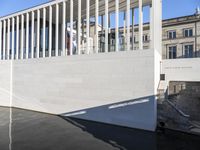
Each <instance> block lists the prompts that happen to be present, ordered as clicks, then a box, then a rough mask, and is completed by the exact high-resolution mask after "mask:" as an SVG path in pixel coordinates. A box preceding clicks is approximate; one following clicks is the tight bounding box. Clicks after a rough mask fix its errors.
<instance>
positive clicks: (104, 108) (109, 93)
mask: <svg viewBox="0 0 200 150" xmlns="http://www.w3.org/2000/svg"><path fill="white" fill-rule="evenodd" d="M5 63H6V62H5ZM154 63H155V61H154V51H153V50H145V51H134V52H133V51H129V52H128V51H124V52H117V53H102V54H93V55H84V56H81V55H79V56H71V57H52V58H43V59H29V60H14V61H13V62H12V67H9V64H10V63H9V62H7V64H6V65H5V64H4V65H3V64H1V66H0V67H1V70H4V71H3V73H2V72H1V73H0V76H1V77H2V78H1V81H0V83H2V84H1V85H0V86H1V89H4V91H9V86H8V85H10V84H9V82H10V80H9V78H10V72H9V70H10V69H7V68H12V72H13V73H12V84H11V85H12V86H11V88H12V90H11V91H12V93H10V96H11V99H12V106H13V107H18V108H23V109H29V110H35V111H40V112H46V113H52V114H62V115H63V116H73V117H77V118H82V119H87V120H93V121H99V122H105V123H111V124H117V125H122V126H128V127H134V128H141V129H147V130H155V127H156V113H155V112H156V100H155V96H154V95H155V91H156V90H155V88H157V87H156V86H155V84H154V83H155V82H154V81H155V77H154V75H155V74H154V71H155V69H154V66H155V64H154ZM2 79H4V80H2ZM7 83H8V84H7ZM0 94H1V95H0V98H1V101H0V104H1V105H6V104H7V105H8V104H9V103H6V102H7V101H8V102H9V94H7V95H6V94H5V93H0Z"/></svg>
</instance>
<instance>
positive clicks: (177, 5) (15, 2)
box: [0, 0, 200, 26]
mask: <svg viewBox="0 0 200 150" xmlns="http://www.w3.org/2000/svg"><path fill="white" fill-rule="evenodd" d="M48 1H49V0H0V7H1V9H0V16H4V15H8V14H11V13H14V12H16V11H20V10H23V9H26V8H30V7H33V6H36V5H39V4H41V3H45V2H48ZM198 6H199V7H200V0H163V19H168V18H173V17H179V16H185V15H192V14H194V12H195V9H196V8H197V7H198ZM135 13H136V15H137V14H138V12H137V10H136V11H135ZM148 13H149V8H144V21H145V22H147V21H148V20H149V15H148ZM120 18H121V19H122V18H123V14H120ZM111 19H112V20H113V24H114V16H113V15H111ZM137 20H138V18H136V23H137V22H138V21H137ZM121 25H122V24H121ZM111 26H113V25H111Z"/></svg>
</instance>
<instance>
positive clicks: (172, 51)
mask: <svg viewBox="0 0 200 150" xmlns="http://www.w3.org/2000/svg"><path fill="white" fill-rule="evenodd" d="M176 57H177V47H176V46H170V47H169V59H175V58H176Z"/></svg>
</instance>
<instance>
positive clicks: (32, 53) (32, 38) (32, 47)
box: [31, 11, 35, 58]
mask: <svg viewBox="0 0 200 150" xmlns="http://www.w3.org/2000/svg"><path fill="white" fill-rule="evenodd" d="M34 19H35V16H34V11H32V19H31V58H34Z"/></svg>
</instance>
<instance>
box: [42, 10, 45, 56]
mask: <svg viewBox="0 0 200 150" xmlns="http://www.w3.org/2000/svg"><path fill="white" fill-rule="evenodd" d="M42 33H43V36H42V38H43V39H42V57H43V58H44V57H45V51H46V8H43V32H42Z"/></svg>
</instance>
